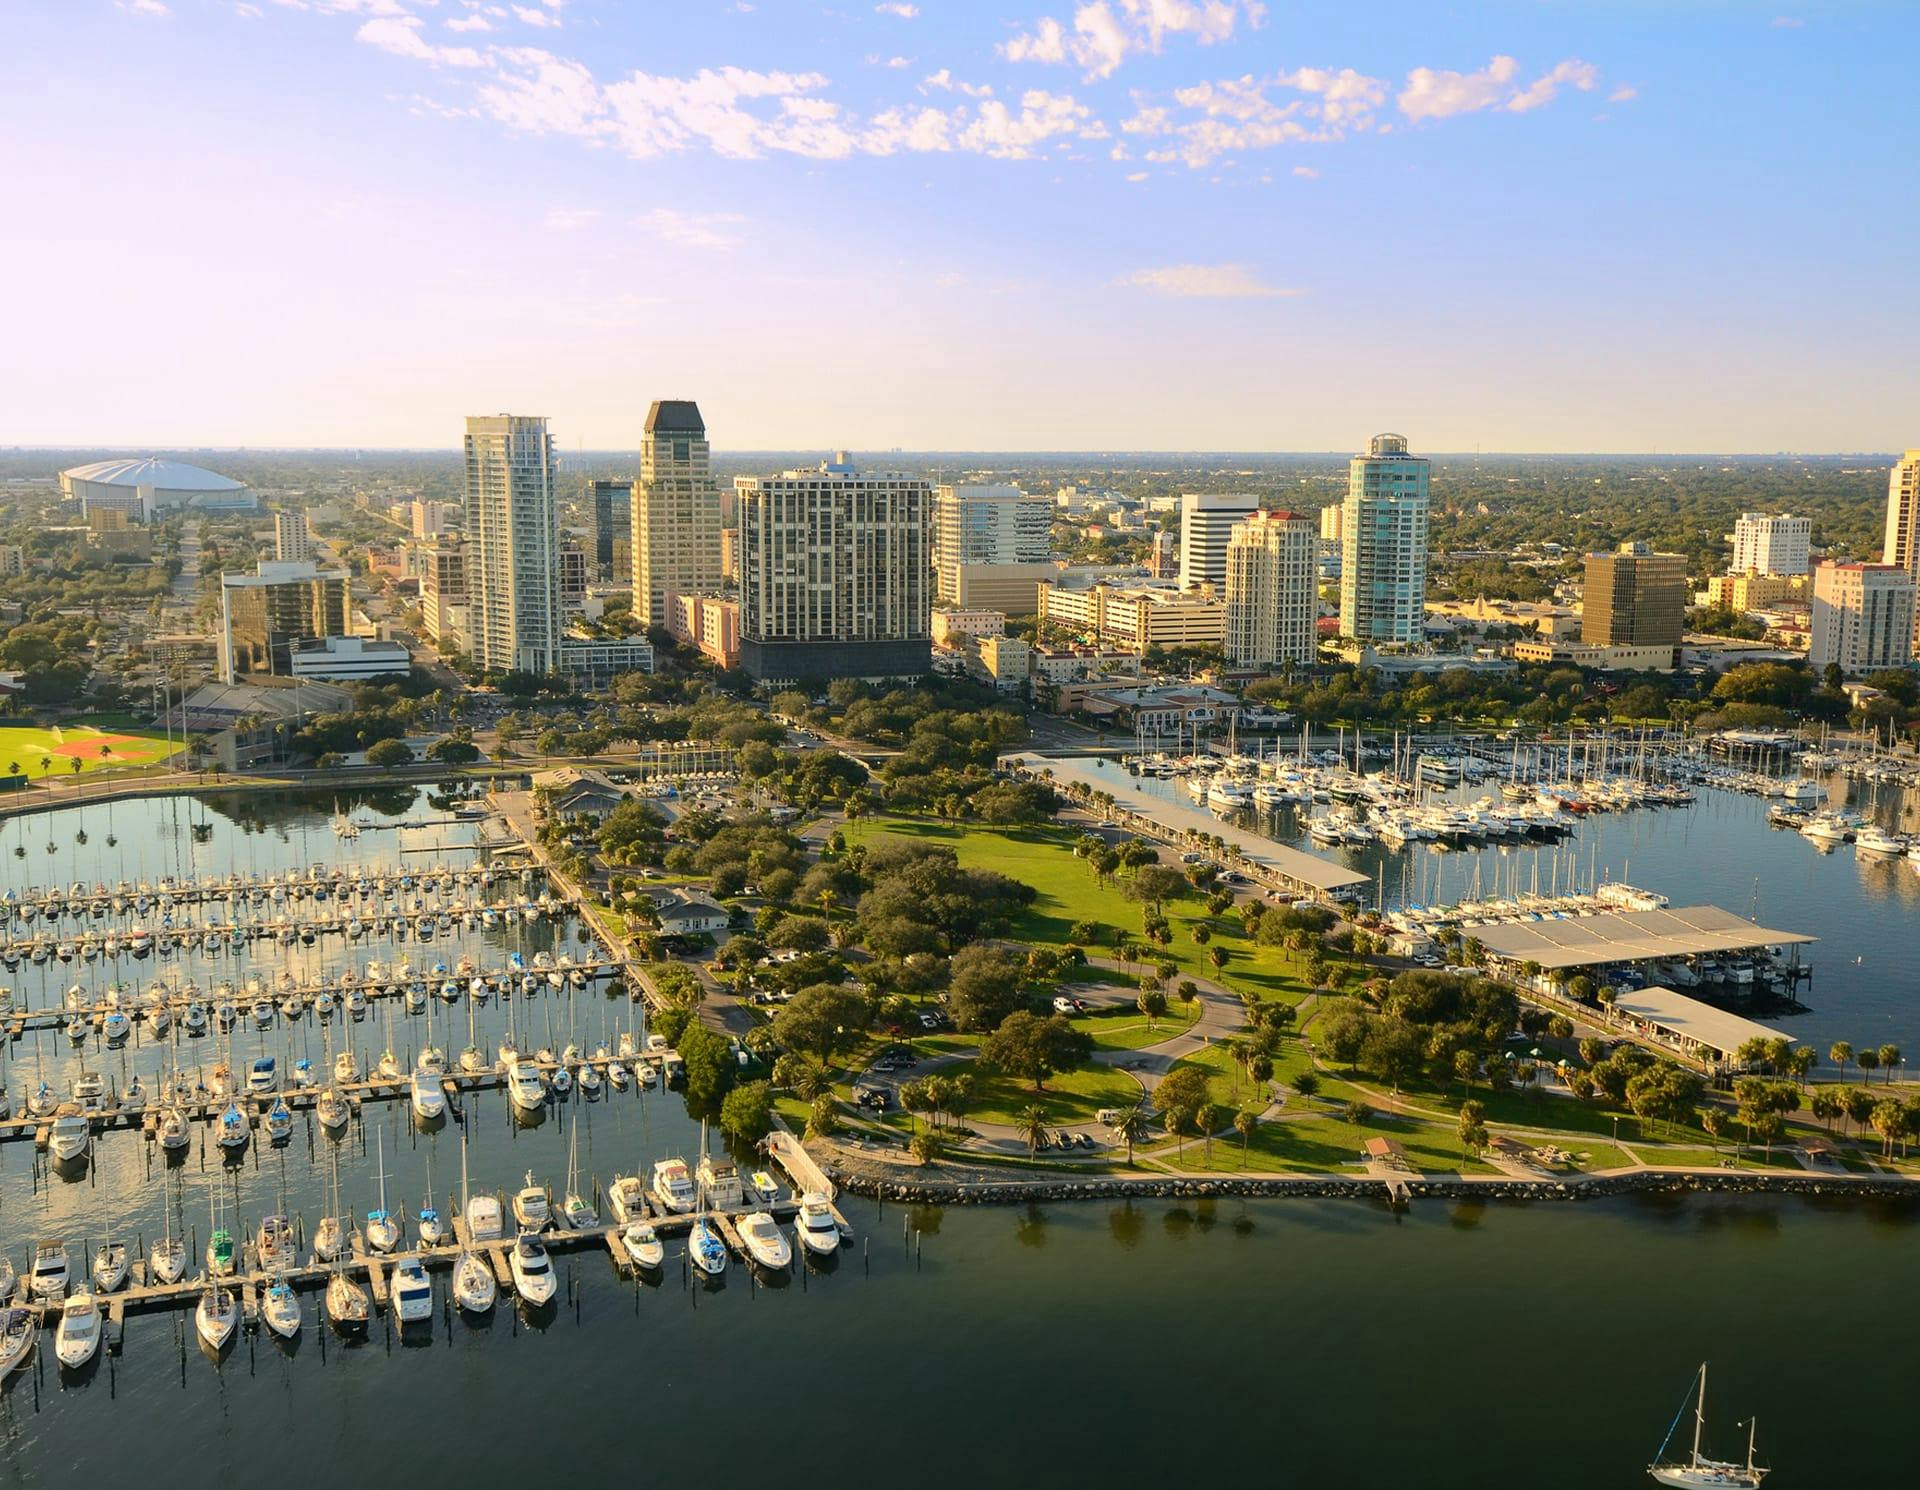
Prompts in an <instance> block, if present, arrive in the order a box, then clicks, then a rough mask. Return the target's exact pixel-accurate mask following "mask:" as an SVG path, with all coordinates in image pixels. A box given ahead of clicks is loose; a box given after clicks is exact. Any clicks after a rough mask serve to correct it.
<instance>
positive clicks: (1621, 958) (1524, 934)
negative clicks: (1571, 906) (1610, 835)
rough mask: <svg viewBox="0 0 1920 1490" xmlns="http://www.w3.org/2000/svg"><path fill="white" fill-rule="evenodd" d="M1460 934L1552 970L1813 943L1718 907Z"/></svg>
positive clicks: (1497, 953) (1506, 925) (1490, 950)
mask: <svg viewBox="0 0 1920 1490" xmlns="http://www.w3.org/2000/svg"><path fill="white" fill-rule="evenodd" d="M1464 935H1466V936H1467V937H1468V938H1469V939H1470V940H1472V941H1475V942H1478V943H1479V944H1480V946H1481V947H1482V948H1484V949H1485V951H1486V952H1487V954H1488V955H1489V956H1492V957H1497V958H1501V959H1502V960H1504V961H1507V962H1515V963H1519V962H1533V963H1538V964H1539V965H1540V966H1541V967H1542V968H1544V969H1547V970H1549V971H1551V970H1552V969H1554V968H1576V967H1606V966H1609V965H1612V964H1616V963H1623V962H1647V961H1650V960H1653V959H1655V958H1677V957H1705V956H1710V955H1712V954H1714V953H1719V952H1752V951H1757V950H1759V949H1761V948H1765V947H1793V948H1794V949H1795V956H1796V958H1797V956H1798V948H1799V947H1801V946H1803V945H1805V944H1807V943H1809V942H1815V941H1818V940H1819V938H1818V937H1812V936H1806V935H1804V934H1802V933H1800V932H1797V931H1774V930H1771V929H1769V928H1767V927H1765V926H1761V925H1759V924H1758V923H1756V922H1753V921H1749V920H1747V919H1746V918H1745V917H1744V916H1736V915H1735V914H1734V913H1733V912H1732V911H1724V910H1721V909H1720V907H1719V906H1717V905H1689V906H1680V907H1678V908H1675V909H1668V910H1658V911H1614V912H1611V913H1609V914H1606V915H1599V916H1569V917H1565V918H1561V919H1553V918H1548V919H1545V920H1540V921H1508V922H1503V923H1500V924H1498V925H1493V926H1474V927H1470V928H1468V929H1467V930H1466V931H1465V933H1464Z"/></svg>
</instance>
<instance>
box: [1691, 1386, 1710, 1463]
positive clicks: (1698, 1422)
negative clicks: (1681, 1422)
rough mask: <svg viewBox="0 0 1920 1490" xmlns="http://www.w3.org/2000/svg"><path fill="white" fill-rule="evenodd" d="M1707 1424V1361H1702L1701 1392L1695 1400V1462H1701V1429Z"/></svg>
mask: <svg viewBox="0 0 1920 1490" xmlns="http://www.w3.org/2000/svg"><path fill="white" fill-rule="evenodd" d="M1706 1425H1707V1363H1706V1362H1705V1361H1702V1362H1701V1363H1700V1393H1699V1395H1698V1396H1697V1397H1695V1398H1694V1401H1693V1462H1694V1463H1695V1464H1698V1463H1699V1462H1700V1430H1701V1429H1703V1428H1704V1427H1706Z"/></svg>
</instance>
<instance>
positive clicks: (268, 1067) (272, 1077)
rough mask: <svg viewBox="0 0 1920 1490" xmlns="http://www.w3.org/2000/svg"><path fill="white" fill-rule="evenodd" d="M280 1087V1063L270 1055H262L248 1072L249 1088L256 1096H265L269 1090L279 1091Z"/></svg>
mask: <svg viewBox="0 0 1920 1490" xmlns="http://www.w3.org/2000/svg"><path fill="white" fill-rule="evenodd" d="M279 1087H280V1066H279V1063H278V1062H277V1061H275V1060H274V1058H273V1057H272V1056H270V1055H263V1056H261V1057H260V1059H259V1060H257V1061H255V1062H254V1063H253V1066H252V1068H251V1069H249V1070H248V1072H247V1090H248V1091H249V1092H251V1093H252V1094H253V1095H254V1096H256V1097H264V1096H265V1095H266V1094H267V1093H268V1092H272V1091H278V1090H279Z"/></svg>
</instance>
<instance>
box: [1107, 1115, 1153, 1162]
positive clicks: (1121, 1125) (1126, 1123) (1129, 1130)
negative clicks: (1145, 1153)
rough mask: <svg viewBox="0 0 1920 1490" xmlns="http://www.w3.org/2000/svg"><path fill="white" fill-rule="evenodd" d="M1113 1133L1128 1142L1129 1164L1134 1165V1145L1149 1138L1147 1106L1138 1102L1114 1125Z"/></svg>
mask: <svg viewBox="0 0 1920 1490" xmlns="http://www.w3.org/2000/svg"><path fill="white" fill-rule="evenodd" d="M1113 1131H1114V1134H1115V1136H1116V1137H1118V1138H1121V1139H1123V1140H1124V1141H1125V1142H1126V1145H1127V1163H1128V1164H1132V1163H1133V1146H1134V1144H1135V1143H1136V1142H1137V1141H1138V1140H1140V1139H1142V1138H1145V1137H1146V1136H1147V1104H1146V1103H1145V1102H1136V1103H1134V1104H1133V1106H1131V1107H1129V1108H1128V1109H1127V1110H1126V1111H1125V1112H1123V1113H1121V1114H1120V1120H1119V1121H1118V1122H1117V1123H1115V1124H1114V1125H1113Z"/></svg>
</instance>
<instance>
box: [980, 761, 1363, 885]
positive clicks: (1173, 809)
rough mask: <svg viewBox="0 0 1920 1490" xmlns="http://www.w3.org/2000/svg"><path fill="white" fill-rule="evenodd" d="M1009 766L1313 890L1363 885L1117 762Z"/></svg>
mask: <svg viewBox="0 0 1920 1490" xmlns="http://www.w3.org/2000/svg"><path fill="white" fill-rule="evenodd" d="M1009 763H1010V764H1012V765H1016V766H1020V767H1023V768H1024V769H1026V770H1028V771H1032V772H1035V773H1036V774H1037V773H1040V772H1050V773H1051V774H1052V776H1053V779H1054V780H1055V781H1058V782H1062V783H1065V782H1072V781H1079V782H1083V783H1085V784H1086V785H1087V786H1089V787H1092V788H1094V789H1095V790H1097V791H1103V792H1106V793H1107V794H1108V795H1109V796H1111V797H1112V798H1113V799H1114V801H1115V802H1116V803H1118V804H1119V805H1120V806H1121V807H1122V808H1124V809H1125V810H1126V811H1128V812H1133V813H1138V814H1139V815H1140V816H1141V817H1147V818H1152V819H1153V820H1154V821H1155V822H1157V823H1163V824H1165V825H1166V826H1167V827H1169V828H1174V829H1177V830H1183V831H1189V832H1194V833H1214V834H1218V835H1219V836H1220V837H1221V838H1224V839H1225V840H1226V841H1227V842H1228V843H1230V844H1232V845H1233V847H1234V848H1235V849H1236V850H1237V851H1238V852H1239V853H1241V854H1243V855H1245V856H1246V858H1247V859H1248V860H1250V861H1251V862H1252V863H1254V864H1256V865H1259V866H1260V867H1262V868H1264V869H1267V870H1270V871H1271V872H1272V873H1274V874H1276V875H1278V876H1279V877H1280V878H1282V879H1287V880H1292V881H1293V882H1294V883H1296V884H1301V885H1306V886H1309V887H1310V888H1312V889H1315V890H1344V889H1346V888H1347V887H1348V886H1349V885H1364V884H1366V883H1367V882H1368V881H1367V876H1366V875H1364V874H1361V873H1359V872H1358V871H1356V870H1352V869H1348V868H1347V867H1346V866H1344V865H1341V864H1335V863H1333V862H1331V861H1330V860H1327V859H1322V858H1320V857H1319V856H1318V855H1316V854H1309V853H1304V852H1302V851H1301V850H1300V849H1297V848H1290V847H1288V846H1287V845H1286V844H1284V843H1275V842H1274V841H1273V840H1272V839H1271V838H1263V837H1261V836H1260V835H1259V834H1258V833H1249V832H1247V830H1246V829H1244V828H1236V827H1234V826H1233V824H1232V823H1229V822H1228V821H1227V820H1226V819H1225V818H1221V817H1216V816H1215V815H1214V814H1213V813H1210V812H1202V811H1200V810H1199V809H1198V808H1196V807H1189V806H1188V805H1187V804H1186V803H1184V802H1170V801H1168V800H1167V799H1166V798H1165V797H1159V796H1155V795H1154V794H1153V793H1152V792H1149V791H1145V790H1143V789H1142V788H1141V786H1140V785H1139V783H1138V782H1136V781H1135V780H1134V778H1133V777H1132V776H1130V775H1128V773H1127V771H1126V768H1125V767H1123V766H1121V765H1120V764H1119V763H1118V762H1116V761H1105V760H1096V761H1094V762H1092V763H1091V765H1089V764H1088V763H1087V762H1084V761H1077V760H1064V759H1062V760H1056V759H1053V758H1051V757H1049V756H1044V755H1017V756H1013V757H1011V758H1010V761H1009Z"/></svg>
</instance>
